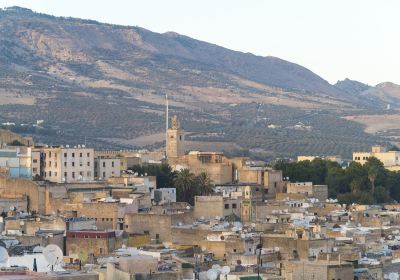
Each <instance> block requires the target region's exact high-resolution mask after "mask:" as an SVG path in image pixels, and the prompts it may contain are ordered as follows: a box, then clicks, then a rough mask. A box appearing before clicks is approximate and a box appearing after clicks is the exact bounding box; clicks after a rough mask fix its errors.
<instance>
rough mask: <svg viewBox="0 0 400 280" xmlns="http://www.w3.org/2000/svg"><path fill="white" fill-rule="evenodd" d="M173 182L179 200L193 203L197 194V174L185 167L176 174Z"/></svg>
mask: <svg viewBox="0 0 400 280" xmlns="http://www.w3.org/2000/svg"><path fill="white" fill-rule="evenodd" d="M173 182H174V186H175V188H176V192H177V198H178V200H179V201H185V202H188V203H190V204H192V205H193V202H194V196H195V195H196V176H195V175H194V174H193V173H191V172H190V170H189V169H183V170H181V171H179V172H178V173H177V174H176V177H175V178H174V180H173Z"/></svg>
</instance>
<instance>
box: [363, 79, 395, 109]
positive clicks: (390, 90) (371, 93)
mask: <svg viewBox="0 0 400 280" xmlns="http://www.w3.org/2000/svg"><path fill="white" fill-rule="evenodd" d="M362 95H363V96H365V97H368V98H370V99H375V100H380V101H381V102H384V103H387V104H392V105H398V104H400V85H397V84H394V83H390V82H385V83H380V84H378V85H376V86H375V87H371V88H369V89H367V90H365V91H364V92H362Z"/></svg>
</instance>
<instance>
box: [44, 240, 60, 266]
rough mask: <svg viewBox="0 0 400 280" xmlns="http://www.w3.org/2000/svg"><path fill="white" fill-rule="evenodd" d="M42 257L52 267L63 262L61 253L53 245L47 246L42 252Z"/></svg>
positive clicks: (58, 248)
mask: <svg viewBox="0 0 400 280" xmlns="http://www.w3.org/2000/svg"><path fill="white" fill-rule="evenodd" d="M43 255H44V258H45V259H46V261H47V262H48V263H49V264H50V265H51V266H52V270H53V266H54V265H57V264H60V263H61V262H62V260H63V252H62V251H61V249H60V247H58V246H57V245H54V244H50V245H47V246H46V248H44V250H43Z"/></svg>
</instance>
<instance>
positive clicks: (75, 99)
mask: <svg viewBox="0 0 400 280" xmlns="http://www.w3.org/2000/svg"><path fill="white" fill-rule="evenodd" d="M367 91H368V90H367ZM354 93H355V92H354V91H351V90H348V88H346V87H342V86H340V85H336V86H335V85H330V84H329V83H328V82H327V81H325V80H324V79H323V78H321V77H319V76H318V75H316V74H315V73H313V72H311V71H310V70H308V69H306V68H304V67H302V66H300V65H297V64H294V63H290V62H288V61H285V60H282V59H279V58H276V57H260V56H255V55H252V54H249V53H242V52H237V51H232V50H229V49H226V48H223V47H220V46H217V45H213V44H210V43H206V42H202V41H199V40H195V39H192V38H189V37H187V36H183V35H179V34H176V33H172V32H168V33H165V34H159V33H154V32H151V31H149V30H146V29H143V28H140V27H129V26H117V25H111V24H104V23H98V22H95V21H90V20H81V19H74V18H57V17H53V16H48V15H44V14H38V13H34V12H32V11H30V10H27V9H23V8H18V7H12V8H7V9H5V10H1V11H0V121H2V122H9V123H10V122H11V123H15V125H14V126H12V127H11V128H12V129H13V130H14V131H17V132H22V133H26V134H31V135H33V136H35V137H36V138H38V139H39V140H40V139H46V141H49V139H50V141H52V142H54V143H60V142H61V143H63V142H68V143H71V144H73V143H83V141H84V140H85V141H88V143H89V144H92V145H96V146H109V145H110V141H114V142H115V143H119V144H120V145H122V146H124V145H125V146H126V145H128V146H129V145H130V144H132V143H134V142H130V140H131V139H134V138H136V137H139V136H144V135H154V142H155V143H156V144H155V146H160V145H161V142H162V141H163V139H162V138H160V136H159V133H160V132H162V131H163V126H164V113H163V109H164V107H163V105H164V96H165V94H168V96H169V98H170V104H171V110H172V111H173V112H176V113H178V114H179V115H180V117H181V119H182V120H183V125H184V126H185V128H186V130H187V131H190V135H188V139H189V140H190V139H193V141H194V140H196V141H200V142H201V141H212V142H220V143H227V142H229V143H233V144H235V146H238V145H239V146H241V147H246V148H249V149H251V151H253V152H254V151H255V153H267V154H274V155H285V156H287V155H293V154H295V153H339V154H346V155H347V154H348V153H349V152H350V151H351V150H352V149H355V148H365V147H367V146H368V145H370V144H371V143H374V142H376V141H378V139H376V138H374V137H372V136H370V135H367V134H364V132H363V126H362V125H360V124H357V123H353V122H350V121H346V120H343V119H341V116H342V115H343V114H344V113H347V112H349V111H350V112H354V111H356V112H357V111H360V110H361V111H362V110H364V109H374V108H376V109H379V108H380V107H379V106H381V104H380V103H379V102H378V103H377V102H373V100H371V98H370V95H368V96H367V95H364V96H362V95H361V96H360V95H359V94H354ZM362 94H363V93H362ZM366 96H367V97H366ZM385 98H388V97H387V96H386V97H385ZM38 120H39V123H41V124H40V125H36V122H37V121H38ZM41 120H43V124H42V122H41ZM349 128H351V132H348V131H347V130H348V129H349ZM338 132H341V133H342V134H338ZM216 135H217V136H216ZM249 135H252V137H249ZM326 141H330V142H331V143H332V145H329V144H326ZM324 142H325V144H323V143H324ZM157 143H158V144H157Z"/></svg>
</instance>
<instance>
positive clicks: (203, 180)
mask: <svg viewBox="0 0 400 280" xmlns="http://www.w3.org/2000/svg"><path fill="white" fill-rule="evenodd" d="M196 188H197V191H196V194H197V195H209V194H212V193H213V192H214V189H213V184H212V180H211V178H210V176H209V175H208V174H207V173H205V172H202V173H200V174H199V175H198V176H196Z"/></svg>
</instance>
